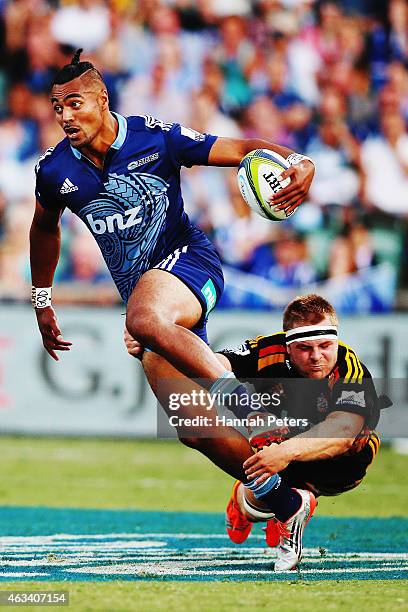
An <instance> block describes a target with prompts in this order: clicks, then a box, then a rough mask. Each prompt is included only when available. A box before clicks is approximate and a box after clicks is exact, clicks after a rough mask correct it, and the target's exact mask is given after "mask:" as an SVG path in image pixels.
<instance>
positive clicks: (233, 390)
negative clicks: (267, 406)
mask: <svg viewBox="0 0 408 612" xmlns="http://www.w3.org/2000/svg"><path fill="white" fill-rule="evenodd" d="M210 393H211V395H217V394H218V396H219V398H220V404H222V405H223V406H225V408H228V409H229V410H231V412H233V413H234V415H235V416H236V417H237V418H238V419H246V418H247V417H248V415H249V414H250V413H251V412H253V411H254V409H253V408H252V406H251V393H250V391H249V390H248V389H247V388H246V387H245V385H243V384H242V383H240V382H239V380H238V379H237V378H235V376H234V374H233V373H232V372H230V371H229V370H226V371H225V372H224V374H223V375H222V376H221V377H220V378H219V379H218V380H216V381H215V383H213V385H212V386H211V388H210ZM223 397H224V399H223Z"/></svg>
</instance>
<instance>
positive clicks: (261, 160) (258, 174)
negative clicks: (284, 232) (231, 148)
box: [237, 149, 290, 221]
mask: <svg viewBox="0 0 408 612" xmlns="http://www.w3.org/2000/svg"><path fill="white" fill-rule="evenodd" d="M288 168H289V164H288V162H287V161H286V159H285V158H284V157H282V156H281V155H279V154H278V153H275V152H274V151H270V150H269V149H256V150H255V151H251V152H250V153H248V154H247V155H245V157H244V158H243V160H242V161H241V163H240V165H239V169H238V176H237V178H238V186H239V189H240V192H241V195H242V197H243V198H244V200H245V202H246V203H247V204H248V206H249V207H250V208H251V209H252V210H253V211H254V212H256V213H257V214H258V215H261V217H265V219H270V220H271V221H284V220H285V219H287V218H288V216H290V215H287V214H286V212H285V211H284V210H274V208H273V206H271V203H270V202H269V199H270V197H271V196H273V194H274V193H277V192H278V191H280V190H281V189H282V188H283V187H286V186H287V185H288V184H289V183H290V179H289V178H288V179H286V180H285V181H283V182H282V183H281V182H280V181H279V180H278V176H280V175H281V174H282V173H283V172H284V171H285V170H287V169H288Z"/></svg>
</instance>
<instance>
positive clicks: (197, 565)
mask: <svg viewBox="0 0 408 612" xmlns="http://www.w3.org/2000/svg"><path fill="white" fill-rule="evenodd" d="M189 540H190V541H191V543H189V542H188V541H189ZM199 540H201V542H200V541H199ZM208 540H210V542H209V543H210V546H200V544H201V543H204V542H206V541H208ZM211 540H212V541H211ZM223 540H224V542H225V544H230V541H229V539H228V536H227V535H226V534H221V533H216V534H214V533H213V534H186V533H182V534H180V533H177V534H174V533H170V534H169V533H155V534H154V533H149V534H140V533H137V532H136V533H108V534H105V533H104V534H90V535H88V534H54V535H44V536H27V537H23V536H16V537H13V536H5V537H0V553H1V554H2V556H3V557H8V558H6V559H4V558H3V559H2V566H3V569H4V570H6V571H4V572H0V577H3V578H13V577H14V578H25V577H32V578H35V577H37V576H41V577H43V578H44V577H47V578H50V577H52V576H53V572H55V570H56V569H58V568H59V569H60V571H61V572H63V573H64V574H65V575H66V576H67V577H68V576H69V574H77V575H79V574H84V575H100V576H103V575H105V576H119V575H133V576H134V577H135V579H137V578H141V577H155V576H156V577H159V576H169V577H171V576H180V577H184V576H190V577H198V576H200V577H201V576H204V577H227V576H230V575H231V576H248V577H255V576H270V577H272V576H273V575H274V572H273V561H274V559H275V557H276V549H268V548H265V546H264V543H263V541H264V536H263V535H259V536H258V535H255V536H251V537H250V539H249V540H248V544H249V545H248V546H245V545H244V546H233V545H227V546H226V545H224V542H223ZM260 540H262V543H261V545H259V544H260ZM183 541H186V542H185V544H184V543H183V546H186V548H185V549H183V548H179V547H178V543H179V542H180V544H181V542H183ZM196 543H197V544H198V546H195V544H196ZM218 543H219V546H218ZM304 557H305V559H304V561H303V564H302V566H301V569H300V575H308V574H314V575H322V576H323V575H329V574H332V575H335V576H337V575H339V574H353V573H355V574H359V575H360V574H366V575H367V577H369V576H370V575H375V576H376V575H377V574H379V573H395V574H397V575H399V574H401V573H402V572H404V571H408V553H407V552H404V553H392V552H384V553H381V552H366V551H363V552H355V553H354V552H341V553H335V552H331V551H330V550H327V551H326V552H325V553H324V555H323V556H322V555H321V549H319V548H316V547H314V548H306V549H305V550H304ZM101 563H102V565H98V564H101ZM326 563H330V564H332V565H333V564H335V566H337V567H331V568H330V569H329V568H327V567H325V564H326ZM363 563H364V564H366V565H367V566H366V567H359V565H360V566H361V565H362V564H363ZM370 563H372V564H373V567H370V566H369V564H370ZM249 564H252V567H253V565H254V564H256V565H257V566H258V569H244V568H243V567H242V566H246V565H249ZM353 566H354V567H353ZM12 567H15V568H18V569H19V570H20V571H17V572H9V571H7V568H12ZM28 568H36V569H37V571H34V572H27V571H24V570H25V569H28ZM40 568H41V570H40ZM213 568H217V569H213ZM224 568H225V569H224ZM280 574H283V575H288V576H297V573H296V572H294V571H289V572H280V573H279V575H280ZM276 575H278V574H276Z"/></svg>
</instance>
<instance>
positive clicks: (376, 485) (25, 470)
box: [0, 437, 408, 517]
mask: <svg viewBox="0 0 408 612" xmlns="http://www.w3.org/2000/svg"><path fill="white" fill-rule="evenodd" d="M1 459H2V470H1V472H0V503H1V505H16V506H19V505H21V506H27V505H30V506H55V507H60V508H63V507H64V508H122V509H123V508H137V509H142V510H165V511H171V510H189V511H200V512H223V511H224V509H225V506H226V503H227V501H228V498H229V494H230V489H231V486H232V483H233V480H232V479H231V478H230V477H229V476H227V475H226V474H224V473H223V472H222V471H221V470H219V469H218V468H216V467H215V466H214V465H213V464H212V463H211V462H210V461H209V460H208V459H206V458H205V457H203V456H202V455H200V453H198V452H197V451H193V450H191V449H189V448H187V447H185V446H183V445H182V444H180V443H179V442H176V441H168V442H167V441H160V442H158V441H130V440H93V439H89V440H87V439H82V440H76V439H74V440H73V439H58V438H51V439H50V438H18V437H16V438H1ZM407 470H408V457H407V456H404V455H397V454H394V453H392V452H391V451H390V450H389V449H387V448H381V450H380V453H379V455H378V457H377V459H376V460H375V462H374V463H373V465H372V466H371V467H370V468H369V471H368V474H367V477H366V478H365V479H364V481H363V483H362V484H361V485H360V486H359V487H358V488H357V489H355V490H354V491H350V492H349V493H346V494H344V495H341V496H339V497H335V498H333V497H332V498H321V500H320V502H319V515H326V516H350V515H353V516H377V517H380V516H384V517H386V516H408V507H407V499H406V493H405V491H404V488H403V487H402V486H401V483H403V482H404V481H405V479H406V474H407ZM157 490H159V491H161V495H160V496H157Z"/></svg>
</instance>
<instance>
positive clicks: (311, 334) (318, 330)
mask: <svg viewBox="0 0 408 612" xmlns="http://www.w3.org/2000/svg"><path fill="white" fill-rule="evenodd" d="M323 338H328V339H330V340H333V338H337V327H336V326H335V325H305V326H304V327H295V328H294V329H289V330H288V331H287V332H286V344H290V343H291V342H299V341H301V340H321V339H323Z"/></svg>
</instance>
